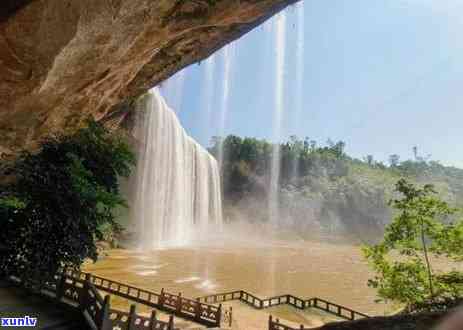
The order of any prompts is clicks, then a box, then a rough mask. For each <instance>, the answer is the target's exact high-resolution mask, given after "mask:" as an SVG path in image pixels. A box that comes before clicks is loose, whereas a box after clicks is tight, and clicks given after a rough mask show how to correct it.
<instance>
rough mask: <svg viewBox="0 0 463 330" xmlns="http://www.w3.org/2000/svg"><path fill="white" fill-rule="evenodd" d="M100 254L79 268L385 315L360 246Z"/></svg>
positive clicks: (196, 292) (146, 282)
mask: <svg viewBox="0 0 463 330" xmlns="http://www.w3.org/2000/svg"><path fill="white" fill-rule="evenodd" d="M248 234H252V233H248ZM256 234H257V233H256ZM244 236H245V235H244V234H243V237H244ZM250 242H251V243H250ZM104 254H105V255H104V256H103V257H102V258H101V259H100V260H99V261H97V262H96V263H94V264H93V263H87V264H86V265H85V267H84V269H85V270H86V271H90V272H92V273H95V274H97V275H100V276H103V277H108V278H111V279H114V280H116V281H120V282H123V283H127V284H130V285H134V286H137V287H141V288H145V289H148V290H152V291H155V292H159V291H161V288H165V289H166V290H167V291H168V292H171V293H178V292H181V293H182V294H183V295H184V296H186V297H190V298H196V297H200V296H204V295H208V294H212V293H220V292H227V291H233V290H246V291H248V292H250V293H254V294H255V295H257V296H259V297H261V298H264V297H269V296H275V295H280V294H292V295H295V296H299V297H301V298H311V297H320V298H324V299H327V300H330V301H332V302H335V303H338V304H341V305H345V306H347V307H350V308H352V309H355V310H358V311H360V312H364V313H367V314H371V315H384V314H385V313H389V312H391V306H386V305H384V304H378V303H375V302H374V300H375V299H376V298H377V297H376V295H375V291H374V290H373V289H370V288H368V286H367V280H368V279H369V278H371V277H372V276H373V274H372V272H371V271H370V269H369V267H368V265H367V264H366V263H365V261H364V260H363V257H362V254H361V251H360V246H355V245H349V244H333V243H321V242H314V241H303V240H299V241H285V240H278V241H272V242H264V243H263V242H260V243H256V241H249V240H248V239H247V240H241V241H240V240H234V241H221V242H214V243H208V244H207V245H204V244H199V245H197V246H192V247H184V248H169V249H159V250H154V251H142V250H139V249H114V250H109V251H106V252H105V253H104ZM121 304H122V303H121ZM235 304H236V303H235ZM123 307H124V309H125V308H126V307H127V306H123ZM246 308H248V307H247V306H246ZM241 309H242V308H241V307H240V310H241ZM288 313H290V312H287V313H286V314H288ZM294 313H297V312H296V311H294Z"/></svg>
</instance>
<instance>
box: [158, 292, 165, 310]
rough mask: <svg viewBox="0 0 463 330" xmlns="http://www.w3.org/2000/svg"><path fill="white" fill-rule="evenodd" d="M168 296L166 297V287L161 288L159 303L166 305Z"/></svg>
mask: <svg viewBox="0 0 463 330" xmlns="http://www.w3.org/2000/svg"><path fill="white" fill-rule="evenodd" d="M165 299H166V298H165V297H164V288H162V289H161V294H160V295H159V300H158V303H159V305H160V306H161V307H163V306H164V300H165Z"/></svg>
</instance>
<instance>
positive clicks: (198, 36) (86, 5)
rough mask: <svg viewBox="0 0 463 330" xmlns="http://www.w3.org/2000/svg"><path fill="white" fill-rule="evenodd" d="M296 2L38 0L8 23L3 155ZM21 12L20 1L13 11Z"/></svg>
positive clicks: (2, 49) (100, 112)
mask: <svg viewBox="0 0 463 330" xmlns="http://www.w3.org/2000/svg"><path fill="white" fill-rule="evenodd" d="M296 1H297V0H156V1H155V0H35V1H29V2H28V1H27V0H23V1H20V3H21V5H22V6H16V5H14V6H8V11H5V12H4V15H3V17H2V19H1V20H0V137H1V139H0V154H14V153H16V152H17V151H18V150H20V149H22V148H28V149H33V148H34V146H36V145H37V141H39V140H40V139H41V138H43V137H45V136H47V135H48V134H54V133H63V132H71V131H72V130H74V129H76V128H77V127H80V126H81V125H83V124H84V122H85V119H86V118H87V117H88V116H93V117H94V118H96V119H97V120H99V119H103V118H106V117H108V116H109V117H111V115H112V114H111V112H112V111H113V110H114V109H115V108H114V106H115V105H117V104H120V103H121V102H122V101H123V100H127V99H130V98H133V97H135V96H138V95H140V94H141V93H143V92H145V91H146V90H147V89H149V88H151V87H153V86H155V85H156V84H158V83H159V82H161V81H163V80H164V79H166V78H167V77H169V76H171V75H172V74H174V73H175V72H177V71H178V70H180V69H181V68H183V67H185V66H187V65H189V64H191V63H194V62H196V61H199V60H201V59H204V58H206V57H207V56H209V55H210V54H211V53H212V52H214V51H215V50H217V49H218V48H220V47H222V46H223V45H225V44H226V43H228V42H230V41H231V40H234V39H236V38H238V37H240V36H241V35H242V34H244V33H246V32H247V31H249V30H250V29H252V28H253V27H255V26H257V25H258V24H259V23H261V22H263V21H264V20H265V19H267V18H268V17H270V16H271V15H273V14H275V13H276V12H278V11H279V10H281V9H283V8H284V7H286V6H288V5H290V4H292V3H294V2H296ZM12 3H13V2H12Z"/></svg>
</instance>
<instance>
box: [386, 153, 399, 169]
mask: <svg viewBox="0 0 463 330" xmlns="http://www.w3.org/2000/svg"><path fill="white" fill-rule="evenodd" d="M399 163H400V156H399V155H397V154H393V155H390V156H389V165H390V166H391V167H397V166H398V165H399Z"/></svg>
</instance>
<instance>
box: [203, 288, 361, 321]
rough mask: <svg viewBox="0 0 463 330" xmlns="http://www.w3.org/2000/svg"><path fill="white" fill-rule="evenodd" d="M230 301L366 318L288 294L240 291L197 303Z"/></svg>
mask: <svg viewBox="0 0 463 330" xmlns="http://www.w3.org/2000/svg"><path fill="white" fill-rule="evenodd" d="M232 300H239V301H241V302H243V303H245V304H247V305H249V306H251V307H254V308H256V309H263V308H268V307H273V306H278V305H290V306H293V307H295V308H298V309H306V308H316V309H319V310H322V311H325V312H327V313H330V314H332V315H336V316H338V317H340V318H343V319H346V320H356V319H360V318H366V317H368V315H366V314H363V313H360V312H357V311H355V310H353V309H350V308H348V307H345V306H341V305H338V304H335V303H332V302H329V301H327V300H324V299H321V298H310V299H301V298H299V297H296V296H293V295H290V294H285V295H281V296H276V297H271V298H264V299H261V298H259V297H257V296H255V295H253V294H251V293H248V292H246V291H243V290H240V291H232V292H226V293H219V294H214V295H209V296H204V297H200V298H198V301H202V302H204V303H214V304H216V303H221V302H225V301H232Z"/></svg>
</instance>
